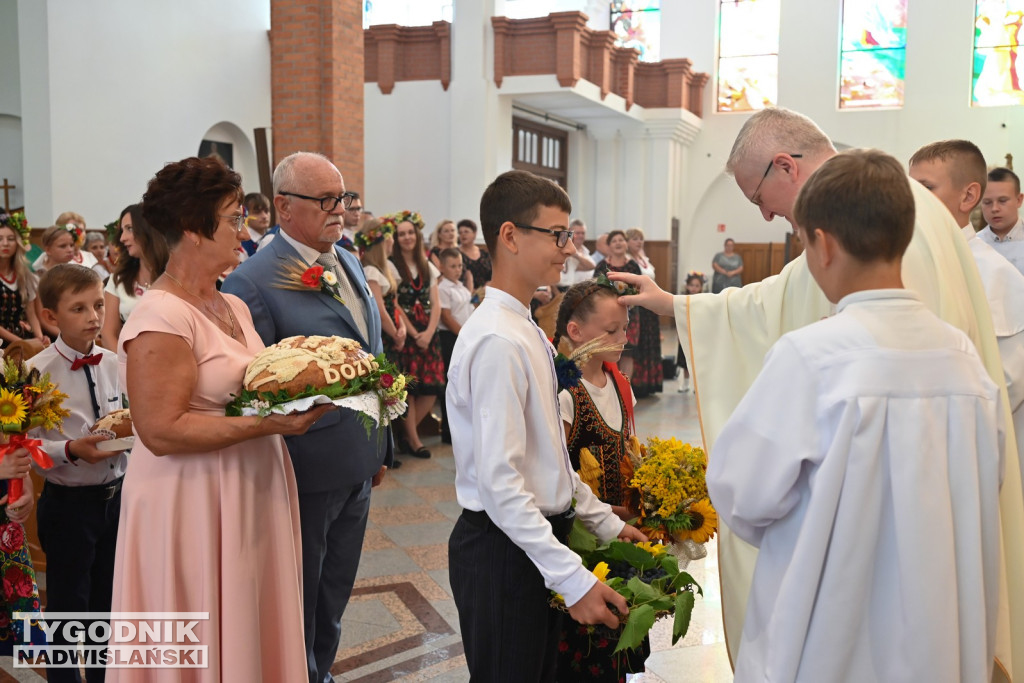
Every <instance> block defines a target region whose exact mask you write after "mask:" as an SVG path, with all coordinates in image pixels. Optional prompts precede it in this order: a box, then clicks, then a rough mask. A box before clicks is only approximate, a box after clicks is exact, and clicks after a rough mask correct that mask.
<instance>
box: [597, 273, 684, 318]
mask: <svg viewBox="0 0 1024 683" xmlns="http://www.w3.org/2000/svg"><path fill="white" fill-rule="evenodd" d="M608 279H609V280H611V281H612V282H625V283H626V284H628V285H633V286H634V287H636V288H637V289H639V290H640V293H639V294H627V295H623V296H620V297H619V303H620V304H622V305H623V306H643V307H644V308H646V309H647V310H648V311H652V312H654V313H657V314H658V315H668V316H671V315H672V314H673V311H672V295H671V294H669V293H668V292H666V291H665V290H664V289H662V288H661V287H659V286H658V285H657V284H656V283H655V282H654V280H652V279H651V278H649V277H648V276H646V275H633V274H632V273H616V272H609V273H608Z"/></svg>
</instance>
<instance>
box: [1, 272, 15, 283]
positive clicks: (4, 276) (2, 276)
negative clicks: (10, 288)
mask: <svg viewBox="0 0 1024 683" xmlns="http://www.w3.org/2000/svg"><path fill="white" fill-rule="evenodd" d="M0 280H3V281H4V282H6V283H7V284H9V285H13V284H14V283H15V282H17V281H18V274H17V273H16V272H15V271H14V269H13V268H11V277H10V278H9V279H8V277H7V276H6V275H4V274H3V273H0Z"/></svg>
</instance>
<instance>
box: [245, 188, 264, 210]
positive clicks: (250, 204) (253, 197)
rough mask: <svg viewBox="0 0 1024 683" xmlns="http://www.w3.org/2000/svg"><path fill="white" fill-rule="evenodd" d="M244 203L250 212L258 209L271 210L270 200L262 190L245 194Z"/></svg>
mask: <svg viewBox="0 0 1024 683" xmlns="http://www.w3.org/2000/svg"><path fill="white" fill-rule="evenodd" d="M242 205H243V206H244V207H245V208H246V210H247V211H248V212H249V213H254V212H256V211H270V200H269V199H268V198H267V195H265V194H263V193H262V192H250V193H249V194H247V195H245V199H243V200H242Z"/></svg>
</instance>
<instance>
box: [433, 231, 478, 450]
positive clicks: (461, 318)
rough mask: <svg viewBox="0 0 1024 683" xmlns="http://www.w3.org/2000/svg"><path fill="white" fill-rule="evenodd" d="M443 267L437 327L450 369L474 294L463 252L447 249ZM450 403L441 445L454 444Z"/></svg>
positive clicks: (445, 411)
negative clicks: (466, 275)
mask: <svg viewBox="0 0 1024 683" xmlns="http://www.w3.org/2000/svg"><path fill="white" fill-rule="evenodd" d="M438 259H439V261H440V263H441V275H442V278H441V282H440V284H439V285H438V286H437V291H438V296H439V298H440V299H441V322H440V323H438V325H437V336H438V339H439V340H440V342H441V359H442V360H443V361H444V367H445V368H446V369H447V368H448V366H449V365H451V362H452V351H453V350H454V349H455V340H456V339H457V338H458V335H459V330H461V329H462V326H463V325H465V324H466V321H467V320H469V316H470V314H472V313H473V302H472V298H473V293H472V292H470V291H469V290H468V289H466V286H465V285H463V284H462V268H463V263H462V252H461V251H459V250H458V249H456V248H454V247H452V248H450V249H444V250H443V251H441V253H440V254H439V255H438ZM445 403H446V401H443V400H442V401H441V443H451V442H452V432H451V429H450V428H449V426H448V409H447V407H446V406H445Z"/></svg>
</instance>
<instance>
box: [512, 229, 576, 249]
mask: <svg viewBox="0 0 1024 683" xmlns="http://www.w3.org/2000/svg"><path fill="white" fill-rule="evenodd" d="M512 225H514V226H516V227H517V228H519V229H520V230H536V231H537V232H546V233H547V234H549V235H554V236H555V244H556V245H558V248H559V249H561V248H562V247H564V246H565V245H566V244H568V243H569V239H570V238H572V230H552V229H551V228H536V227H534V226H532V225H520V224H519V223H513V224H512Z"/></svg>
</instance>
